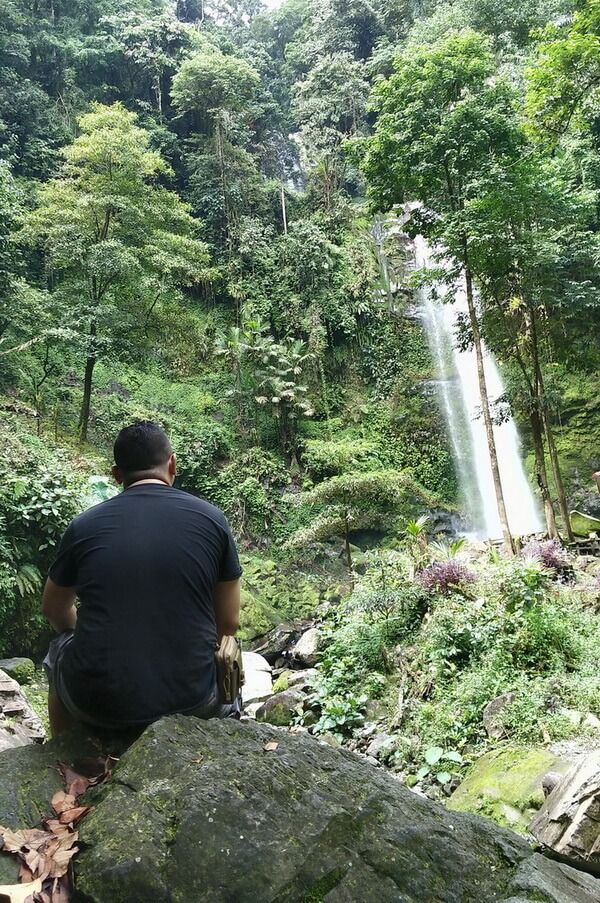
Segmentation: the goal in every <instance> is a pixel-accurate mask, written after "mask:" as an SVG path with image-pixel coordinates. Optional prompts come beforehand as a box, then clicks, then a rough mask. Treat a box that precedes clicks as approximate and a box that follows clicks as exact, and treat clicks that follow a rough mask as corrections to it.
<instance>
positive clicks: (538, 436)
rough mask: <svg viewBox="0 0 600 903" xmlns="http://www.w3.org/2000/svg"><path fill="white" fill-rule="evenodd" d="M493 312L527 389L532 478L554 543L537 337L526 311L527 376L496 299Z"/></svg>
mask: <svg viewBox="0 0 600 903" xmlns="http://www.w3.org/2000/svg"><path fill="white" fill-rule="evenodd" d="M494 301H495V304H496V308H497V310H498V313H499V314H500V317H501V320H502V323H503V325H504V329H505V330H506V333H507V335H508V337H509V339H510V343H511V349H512V355H513V357H514V359H515V360H516V362H517V364H518V365H519V368H520V370H521V373H522V374H523V381H524V383H525V385H526V387H527V394H528V397H529V422H530V424H531V437H532V441H533V450H534V454H535V477H536V482H537V484H538V487H539V490H540V495H541V497H542V502H543V505H544V517H545V520H546V527H547V529H548V535H549V536H551V537H552V538H553V539H555V538H558V527H557V525H556V514H555V511H554V503H553V502H552V496H551V494H550V486H549V483H548V471H547V469H546V450H545V447H544V423H543V418H542V415H541V413H540V410H541V407H540V405H541V403H542V402H543V399H542V400H541V399H540V389H539V383H538V378H537V368H536V361H537V359H538V358H537V333H536V331H535V329H534V328H532V322H531V316H530V314H529V311H528V309H527V308H526V314H525V324H526V335H527V338H528V341H529V347H530V350H531V355H530V357H531V361H532V367H533V373H532V374H530V373H529V372H528V367H527V364H526V362H525V358H524V357H523V354H522V353H521V348H520V346H519V332H517V331H516V330H515V329H514V327H513V326H512V324H511V322H510V320H509V318H508V317H507V315H506V311H505V310H504V308H503V307H502V304H501V303H500V301H499V299H498V298H494Z"/></svg>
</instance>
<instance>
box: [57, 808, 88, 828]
mask: <svg viewBox="0 0 600 903" xmlns="http://www.w3.org/2000/svg"><path fill="white" fill-rule="evenodd" d="M91 808H92V807H91V806H76V807H75V808H73V809H67V810H66V811H65V812H61V813H60V815H59V817H58V820H59V822H60V823H61V825H72V824H73V823H74V822H76V821H78V820H79V819H80V818H83V816H84V815H87V814H88V812H89V811H90V809H91Z"/></svg>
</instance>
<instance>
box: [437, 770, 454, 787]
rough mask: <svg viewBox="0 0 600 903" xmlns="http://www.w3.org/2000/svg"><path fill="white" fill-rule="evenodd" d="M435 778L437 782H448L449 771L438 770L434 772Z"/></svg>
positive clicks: (450, 778) (449, 778) (449, 779)
mask: <svg viewBox="0 0 600 903" xmlns="http://www.w3.org/2000/svg"><path fill="white" fill-rule="evenodd" d="M435 779H436V781H437V782H438V783H439V784H449V783H450V781H451V780H452V775H451V774H450V772H449V771H439V772H438V773H437V774H436V776H435Z"/></svg>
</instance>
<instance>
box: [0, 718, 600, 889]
mask: <svg viewBox="0 0 600 903" xmlns="http://www.w3.org/2000/svg"><path fill="white" fill-rule="evenodd" d="M66 742H67V741H63V743H62V745H57V744H56V743H54V742H52V743H49V744H46V745H45V746H38V747H33V746H30V747H27V748H24V749H16V750H10V751H7V752H5V753H2V754H0V824H11V825H13V826H14V827H18V826H29V825H31V824H33V823H35V821H37V819H38V818H39V814H40V813H41V812H43V811H45V810H47V809H48V806H49V800H50V798H51V796H52V794H53V792H54V791H55V790H56V789H58V787H59V786H60V777H59V775H58V773H57V772H56V769H55V764H56V762H57V761H66V756H67V750H66V747H65V745H64V744H66ZM269 743H271V744H272V743H276V744H277V748H276V749H273V748H268V749H265V746H267V744H269ZM78 749H79V747H78ZM88 798H89V801H90V802H92V803H94V804H95V808H94V810H93V811H92V812H91V813H90V814H89V815H88V816H87V817H86V818H85V819H84V820H83V821H82V822H81V823H80V835H81V840H82V841H83V847H82V850H81V852H80V853H79V855H78V856H77V858H76V860H75V882H76V891H77V895H76V898H75V899H76V900H78V901H80V903H83V901H84V900H85V903H150V901H152V903H183V901H185V903H307V901H311V903H312V901H321V903H367V901H371V900H377V901H378V903H483V901H485V903H495V901H498V903H500V901H502V903H534V901H541V900H543V901H544V903H598V900H599V899H600V882H598V881H597V880H596V879H594V878H592V877H590V876H589V875H584V874H582V873H579V872H577V871H575V870H573V869H571V868H569V867H568V866H564V865H561V864H559V863H555V862H552V861H550V860H547V859H545V858H544V857H542V856H540V855H538V854H535V853H533V851H532V850H531V848H530V847H529V846H528V844H527V843H526V842H525V841H524V840H522V839H521V838H519V837H517V836H516V835H514V834H511V833H510V832H508V831H505V830H503V829H501V828H498V827H496V826H494V825H493V824H492V823H490V822H487V821H484V820H483V819H479V818H477V817H475V816H470V815H462V814H458V813H450V812H448V811H446V810H445V809H444V808H443V807H442V806H439V805H437V804H434V803H431V802H429V801H428V800H425V799H423V798H421V797H419V796H417V795H415V794H412V793H411V792H410V791H409V790H407V789H406V788H405V787H403V786H402V785H401V784H400V783H399V782H398V781H396V780H394V779H393V778H392V777H391V776H389V775H388V774H386V773H385V772H383V771H378V770H376V769H373V768H372V766H370V765H368V764H366V763H364V762H362V761H361V760H360V759H359V758H358V757H356V756H354V755H353V754H352V753H349V752H347V751H345V750H336V749H331V748H329V747H327V746H325V745H323V744H320V743H318V742H317V741H315V739H314V738H312V737H310V736H309V735H307V734H304V733H301V734H290V733H287V732H282V731H278V730H276V729H275V728H272V727H269V726H267V725H260V724H254V723H252V722H248V723H245V724H244V723H237V722H232V721H221V722H219V721H210V722H202V721H199V720H198V719H195V718H186V717H184V716H174V717H171V718H166V719H163V720H162V721H160V722H158V723H157V724H155V725H153V726H152V727H150V728H148V730H147V731H146V732H145V733H144V735H143V736H142V737H141V738H140V739H139V740H138V741H137V742H136V743H135V744H134V745H133V746H132V747H131V748H130V749H129V750H128V751H127V752H126V753H125V754H124V755H123V756H122V757H121V759H120V762H119V764H118V765H117V767H116V770H115V773H114V777H113V780H112V781H111V783H110V784H108V785H106V786H104V787H102V788H98V789H97V790H94V791H92V792H90V793H89V794H88ZM3 858H4V857H2V855H1V854H0V862H1V861H2V860H3ZM0 877H1V874H0ZM74 903H75V901H74Z"/></svg>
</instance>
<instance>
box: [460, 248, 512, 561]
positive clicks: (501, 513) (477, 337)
mask: <svg viewBox="0 0 600 903" xmlns="http://www.w3.org/2000/svg"><path fill="white" fill-rule="evenodd" d="M464 259H465V261H468V256H467V251H466V242H465V256H464ZM464 271H465V281H466V284H467V304H468V307H469V318H470V321H471V329H472V332H473V345H474V346H475V357H476V359H477V377H478V380H479V394H480V396H481V410H482V413H483V422H484V424H485V432H486V435H487V442H488V449H489V453H490V464H491V465H492V478H493V481H494V491H495V493H496V504H497V506H498V517H499V518H500V527H501V529H502V538H503V540H504V546H505V548H506V551H507V552H509V553H510V554H514V545H513V539H512V536H511V533H510V528H509V526H508V517H507V514H506V504H505V502H504V493H503V491H502V480H501V479H500V469H499V467H498V453H497V450H496V440H495V438H494V426H493V423H492V417H491V414H490V403H489V396H488V390H487V381H486V377H485V368H484V363H483V348H482V344H481V331H480V329H479V320H478V318H477V310H476V308H475V299H474V297H473V277H472V274H471V270H470V268H469V265H468V262H466V263H465V268H464Z"/></svg>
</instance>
